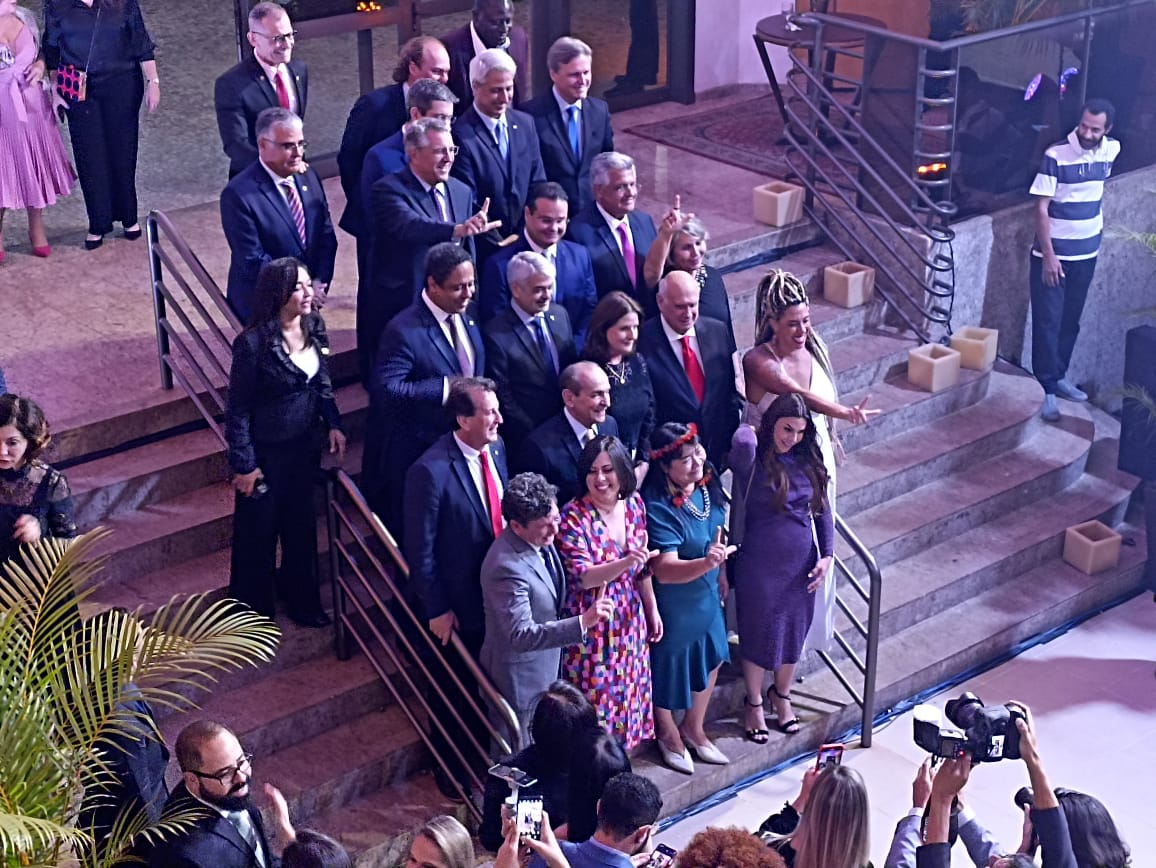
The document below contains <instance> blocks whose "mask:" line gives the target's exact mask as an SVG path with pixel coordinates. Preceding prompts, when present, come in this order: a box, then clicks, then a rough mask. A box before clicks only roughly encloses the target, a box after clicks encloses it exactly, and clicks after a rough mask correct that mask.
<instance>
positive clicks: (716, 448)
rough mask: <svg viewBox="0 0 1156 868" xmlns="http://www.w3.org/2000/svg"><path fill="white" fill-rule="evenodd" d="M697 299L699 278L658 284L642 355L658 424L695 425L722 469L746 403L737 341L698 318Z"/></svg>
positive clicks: (675, 277) (677, 277) (679, 275)
mask: <svg viewBox="0 0 1156 868" xmlns="http://www.w3.org/2000/svg"><path fill="white" fill-rule="evenodd" d="M698 296H699V288H698V281H696V280H695V279H694V275H692V274H687V273H686V272H685V271H672V272H671V273H670V274H668V275H667V276H666V277H664V278H663V279H662V280H661V281H660V282H659V284H658V296H657V300H658V309H659V311H660V314H659V316H657V317H654V318H653V319H649V320H647V321H646V322H645V323H644V324H643V326H642V328H641V329H640V331H639V335H638V351H639V352H640V353H642V354H643V355H644V356H645V357H646V364H647V365H648V366H649V367H650V382H651V384H652V385H653V386H654V401H655V424H657V425H661V424H663V423H664V422H683V423H690V422H693V423H694V424H695V425H697V426H698V434H699V437H700V438H701V439H702V443H703V446H705V447H706V454H707V457H708V458H709V459H710V460H711V462H712V463H713V464H714V466H715V467H716V468H718V469H719V470H720V471H721V470H722V468H723V464H722V461H723V457H724V456H725V455H726V452H727V450H728V449H729V448H730V444H731V437H732V436H733V435H734V433H735V429H736V428H738V425H739V414H740V413H741V412H742V407H743V399H742V396H741V395H740V394H739V392H738V389H737V388H736V387H735V368H734V360H733V356H734V352H735V345H734V342H733V341H732V340H731V338H730V335H729V333H728V332H727V328H726V326H725V325H723V324H722V323H721V322H719V321H718V320H713V319H710V318H709V317H700V316H699V315H698ZM696 368H697V370H696Z"/></svg>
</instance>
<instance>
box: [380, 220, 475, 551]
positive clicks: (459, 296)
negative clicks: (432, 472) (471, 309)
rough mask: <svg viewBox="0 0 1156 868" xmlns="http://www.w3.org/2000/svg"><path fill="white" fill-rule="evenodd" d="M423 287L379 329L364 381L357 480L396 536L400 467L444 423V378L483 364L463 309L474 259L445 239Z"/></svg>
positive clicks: (470, 292)
mask: <svg viewBox="0 0 1156 868" xmlns="http://www.w3.org/2000/svg"><path fill="white" fill-rule="evenodd" d="M425 270H426V287H425V289H424V290H423V291H422V293H421V295H420V297H419V298H418V299H417V301H415V302H414V303H413V304H411V305H410V306H409V307H407V308H406V309H405V310H403V311H402V312H401V313H399V314H398V315H397V316H396V317H394V318H393V319H392V320H391V321H390V323H389V325H388V326H386V328H385V331H384V332H383V333H382V335H381V344H380V346H379V348H378V351H377V358H376V362H375V364H374V368H373V378H372V380H371V381H370V383H369V421H368V424H367V427H366V432H365V459H364V461H363V462H362V467H363V486H364V490H365V497H366V500H368V501H369V505H370V506H371V507H373V510H374V512H376V513H377V514H378V515H379V516H380V517H381V520H382V521H383V522H385V526H386V527H388V528H389V529H390V531H391V532H392V533H394V534H395V535H400V533H401V527H402V515H403V512H404V509H405V501H404V500H403V495H404V486H405V473H406V471H407V470H408V469H409V467H410V465H412V464H413V463H414V462H415V461H416V460H417V459H418V458H419V457H420V456H421V454H422V453H423V452H425V451H426V449H428V448H429V447H430V446H432V445H433V443H434V441H435V440H437V439H438V438H439V437H441V436H442V435H443V434H446V433H448V432H449V431H450V429H451V423H450V418H449V417H448V416H447V415H446V411H445V404H446V399H447V398H448V397H449V393H450V380H452V379H453V378H455V377H472V376H474V374H480V373H481V372H482V371H483V370H485V366H486V356H485V350H484V349H483V344H482V333H481V332H480V331H479V330H478V326H477V324H476V323H475V322H474V319H473V317H471V316H469V315H468V314H467V313H466V308H467V307H468V306H469V303H470V300H471V299H472V298H473V297H474V264H473V262H471V261H470V255H469V253H467V252H466V251H465V250H464V249H463V248H462V247H460V246H459V245H457V244H454V243H453V242H452V241H447V242H444V243H442V244H436V245H434V246H433V247H431V248H430V251H429V253H428V254H427V255H426V266H425Z"/></svg>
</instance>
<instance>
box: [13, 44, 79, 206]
mask: <svg viewBox="0 0 1156 868" xmlns="http://www.w3.org/2000/svg"><path fill="white" fill-rule="evenodd" d="M36 53H37V52H36V40H35V38H34V37H33V35H32V32H31V30H30V29H29V26H28V24H27V23H25V25H24V27H23V28H22V29H21V30H20V32H19V33H18V34H17V36H16V44H15V45H8V44H7V43H2V42H0V208H44V207H45V206H47V205H51V204H52V203H53V202H55V201H56V197H57V196H66V195H68V193H69V192H71V190H72V180H73V178H74V177H75V176H74V174H73V171H72V166H71V165H70V164H69V162H68V154H67V153H66V152H65V150H64V142H63V141H62V140H61V138H60V130H59V128H57V126H56V119H55V118H54V117H53V116H52V104H51V100H50V98H49V95H48V91H46V90H44V88H43V87H42V86H41V85H40V83H39V82H37V83H35V84H26V83H25V81H24V71H25V70H26V69H28V67H29V66H30V65H31V64H32V62H33V61H34V60H36Z"/></svg>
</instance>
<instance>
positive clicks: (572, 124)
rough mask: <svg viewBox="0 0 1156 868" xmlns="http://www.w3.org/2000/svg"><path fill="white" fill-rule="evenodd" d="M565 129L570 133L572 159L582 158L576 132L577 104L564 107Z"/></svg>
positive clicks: (579, 141)
mask: <svg viewBox="0 0 1156 868" xmlns="http://www.w3.org/2000/svg"><path fill="white" fill-rule="evenodd" d="M566 115H567V119H566V130H567V131H568V132H569V133H570V150H572V151H573V152H574V159H575V160H581V159H582V145H581V139H580V137H579V134H578V106H576V105H572V106H569V107H568V108H567V109H566Z"/></svg>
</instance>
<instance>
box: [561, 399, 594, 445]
mask: <svg viewBox="0 0 1156 868" xmlns="http://www.w3.org/2000/svg"><path fill="white" fill-rule="evenodd" d="M562 412H563V413H565V414H566V421H567V422H569V423H570V430H571V431H573V432H574V436H575V437H577V438H578V445H579V446H585V445H586V440H587V437H588V435H589V434H590V433H591V432H593V434H594V436H596V437H597V436H598V426H597V425H591V426H590V427H589V428H587V427H586V426H585V425H583V424H582V423H581V422H579V421H578V420H577V419H575V418H574V417H573V416H571V415H570V409H569V408H568V407H563V408H562Z"/></svg>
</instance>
